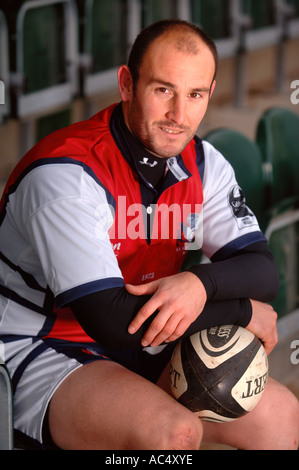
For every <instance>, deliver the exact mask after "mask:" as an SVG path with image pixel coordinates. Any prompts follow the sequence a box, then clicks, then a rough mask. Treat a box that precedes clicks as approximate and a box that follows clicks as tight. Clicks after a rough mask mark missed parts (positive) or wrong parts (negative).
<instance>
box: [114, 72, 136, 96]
mask: <svg viewBox="0 0 299 470" xmlns="http://www.w3.org/2000/svg"><path fill="white" fill-rule="evenodd" d="M117 78H118V89H119V94H120V97H121V99H122V101H129V100H130V99H131V98H132V96H133V80H132V75H131V72H130V69H129V67H128V66H127V65H121V66H120V67H119V69H118V72H117Z"/></svg>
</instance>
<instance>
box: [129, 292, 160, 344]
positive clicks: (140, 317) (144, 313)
mask: <svg viewBox="0 0 299 470" xmlns="http://www.w3.org/2000/svg"><path fill="white" fill-rule="evenodd" d="M159 307H161V302H160V301H159V299H157V298H156V297H154V296H153V297H152V298H151V299H150V300H149V301H148V302H146V304H144V305H143V307H141V309H140V310H139V312H138V313H137V315H136V317H135V318H134V319H133V320H132V322H131V323H130V325H129V327H128V332H129V333H130V334H131V335H132V334H134V333H136V331H138V330H139V328H140V327H141V325H143V323H144V322H145V321H146V320H147V319H148V318H149V317H150V316H151V315H152V314H153V313H154V312H155V311H156V310H158V308H159Z"/></svg>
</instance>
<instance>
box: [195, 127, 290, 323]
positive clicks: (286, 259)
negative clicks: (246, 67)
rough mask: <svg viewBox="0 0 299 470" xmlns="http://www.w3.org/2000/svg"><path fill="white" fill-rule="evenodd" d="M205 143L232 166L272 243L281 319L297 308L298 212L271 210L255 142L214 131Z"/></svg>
mask: <svg viewBox="0 0 299 470" xmlns="http://www.w3.org/2000/svg"><path fill="white" fill-rule="evenodd" d="M298 129H299V127H298ZM204 140H207V141H208V142H210V143H211V144H212V145H214V147H216V148H217V149H218V150H219V151H220V152H221V153H222V154H223V155H224V156H225V158H226V159H227V160H228V161H229V162H230V163H231V165H232V166H233V168H234V170H235V173H236V178H237V181H238V183H239V184H240V186H241V187H242V188H243V190H244V192H245V195H246V199H247V203H248V205H249V207H250V208H251V209H252V210H253V211H254V213H255V214H256V216H257V218H258V220H259V222H260V226H261V228H262V230H263V231H264V233H265V236H266V238H267V239H268V241H269V245H270V249H271V251H272V253H273V255H274V259H275V262H276V265H277V269H278V275H279V280H280V289H279V293H278V295H277V297H276V299H275V300H274V302H273V303H272V305H273V307H274V309H275V310H276V312H277V313H278V316H279V317H282V316H284V315H286V314H288V313H289V312H291V311H292V310H294V309H295V308H296V307H297V305H298V302H297V300H298V292H296V289H297V287H296V286H297V285H298V281H297V279H298V250H297V249H296V233H298V231H296V227H297V226H298V225H299V224H298V223H297V222H298V220H299V211H298V210H295V209H294V210H286V209H285V210H282V209H281V210H280V212H279V213H277V212H271V211H270V210H268V207H267V205H266V184H265V177H264V171H263V159H262V155H261V151H260V149H259V147H258V145H257V144H256V143H255V142H252V141H251V140H249V139H248V138H247V137H245V136H244V135H242V134H240V133H239V132H236V131H234V130H229V129H217V130H214V131H212V132H210V133H209V134H207V135H206V136H204ZM297 175H298V171H297Z"/></svg>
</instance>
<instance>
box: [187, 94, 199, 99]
mask: <svg viewBox="0 0 299 470" xmlns="http://www.w3.org/2000/svg"><path fill="white" fill-rule="evenodd" d="M190 97H191V98H193V99H199V98H201V94H200V93H190Z"/></svg>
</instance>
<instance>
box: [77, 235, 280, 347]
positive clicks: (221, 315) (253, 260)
mask: <svg viewBox="0 0 299 470" xmlns="http://www.w3.org/2000/svg"><path fill="white" fill-rule="evenodd" d="M188 271H191V272H193V273H194V274H196V275H197V276H198V277H199V278H200V279H201V280H202V282H203V284H204V286H205V288H206V290H207V294H208V301H207V303H206V305H205V308H204V310H203V311H202V313H201V314H200V315H199V316H198V318H197V319H196V320H195V321H194V322H193V323H192V325H190V327H189V328H188V330H187V331H186V333H185V334H184V336H187V335H191V334H193V333H195V332H196V331H199V330H202V329H205V328H209V327H211V326H217V325H225V324H235V325H239V326H243V327H245V326H247V325H248V323H249V322H250V320H251V315H252V310H251V303H250V301H249V300H248V299H249V298H252V299H255V300H260V301H263V302H268V301H270V300H271V299H272V298H273V297H275V295H276V292H277V289H278V276H277V271H276V267H275V264H274V261H273V257H272V255H271V253H270V251H269V248H268V244H267V243H266V242H265V243H264V242H259V243H256V244H253V245H250V246H249V247H247V248H245V249H243V250H241V251H239V252H237V253H236V255H235V256H233V257H231V258H229V259H226V260H222V261H217V262H214V263H211V264H204V265H197V266H193V267H192V268H191V269H189V270H188ZM149 298H150V296H140V297H138V296H133V295H131V294H129V293H128V292H127V291H126V289H125V288H124V287H123V288H114V289H108V290H104V291H101V292H95V293H94V294H90V295H88V296H86V297H83V298H81V299H78V300H76V301H74V302H72V303H71V305H70V307H71V308H72V310H73V312H74V314H75V315H76V317H77V319H78V321H79V323H80V324H81V326H82V327H83V329H84V330H85V331H86V332H87V334H88V335H89V336H90V337H91V338H93V339H94V340H95V341H97V342H98V343H100V344H103V345H105V346H108V347H113V348H127V347H128V348H129V347H138V346H140V341H141V339H142V337H143V335H144V333H145V331H146V330H147V328H148V327H149V325H150V323H151V322H152V320H153V318H154V316H155V315H156V313H154V314H153V315H152V316H151V317H150V318H149V319H148V320H147V321H146V322H145V323H144V325H142V327H141V328H140V330H138V331H137V332H136V333H135V334H134V335H130V334H129V333H128V331H127V330H128V326H129V324H130V322H131V321H132V320H133V318H134V317H135V316H136V315H137V313H138V311H139V309H140V308H141V307H142V306H143V305H144V304H145V303H146V302H147V301H148V300H149Z"/></svg>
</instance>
